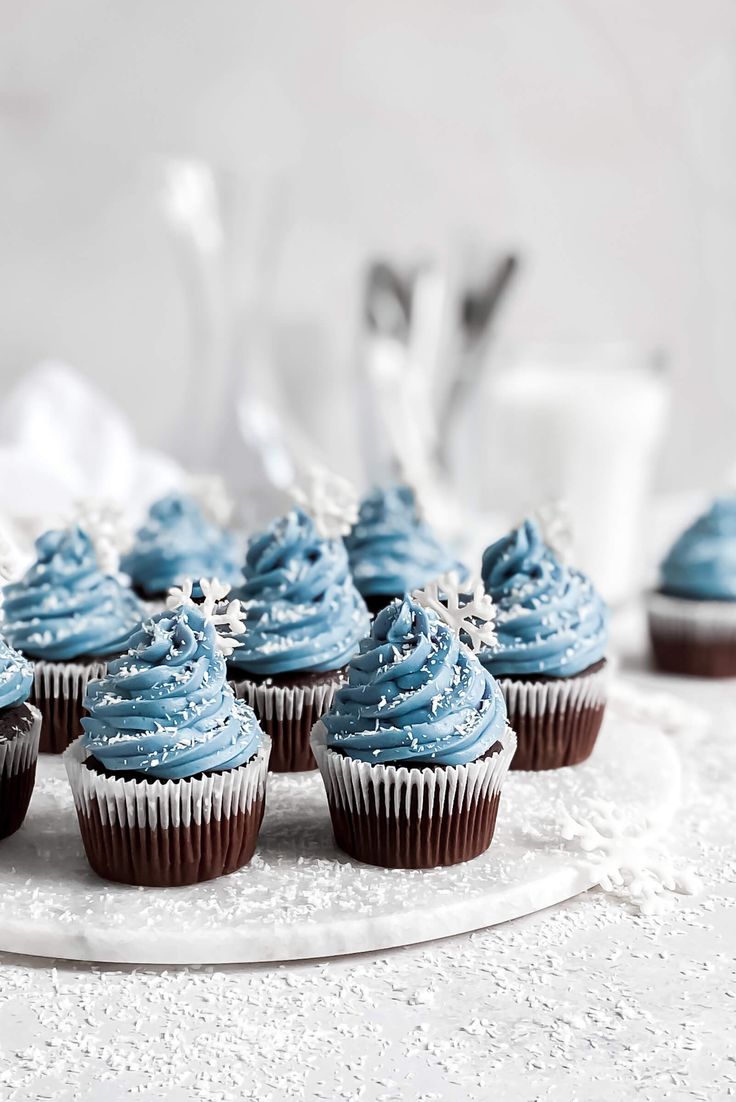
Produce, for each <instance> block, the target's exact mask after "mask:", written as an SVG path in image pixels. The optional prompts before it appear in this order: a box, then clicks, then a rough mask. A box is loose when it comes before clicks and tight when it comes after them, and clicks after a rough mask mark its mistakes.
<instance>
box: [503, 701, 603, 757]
mask: <svg viewBox="0 0 736 1102" xmlns="http://www.w3.org/2000/svg"><path fill="white" fill-rule="evenodd" d="M604 712H605V705H603V704H601V705H599V706H598V707H596V708H580V709H578V710H577V711H571V710H567V711H563V712H558V711H551V712H547V713H545V714H544V715H538V716H531V715H528V714H526V715H522V714H517V715H511V714H510V715H509V717H508V720H509V725H510V726H511V727H513V729H514V731H515V732H516V738H517V744H516V753H515V754H514V757H513V759H512V761H511V766H510V768H511V769H527V770H535V771H540V770H543V769H561V768H563V767H564V766H566V765H579V764H580V762H582V761H585V760H586V758H589V757H590V755H591V754H592V753H593V747H594V746H595V742H596V739H597V738H598V732H599V731H600V729H601V723H602V722H603V713H604Z"/></svg>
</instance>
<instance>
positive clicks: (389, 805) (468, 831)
mask: <svg viewBox="0 0 736 1102" xmlns="http://www.w3.org/2000/svg"><path fill="white" fill-rule="evenodd" d="M326 740H327V730H326V728H325V726H324V724H323V723H321V722H318V723H317V724H316V725H315V728H314V730H313V732H312V750H313V752H314V756H315V758H316V760H317V765H318V767H319V770H320V772H321V774H322V779H323V781H324V785H325V789H326V791H327V802H328V805H329V808H330V815H331V817H332V825H333V831H334V833H335V840H336V842H337V844H338V846H340V847H341V848H342V849H344V850H345V851H346V852H347V853H349V854H350V855H351V856H353V857H357V858H358V860H361V861H365V862H367V863H369V864H377V865H386V866H388V867H393V868H434V867H435V866H437V865H450V864H457V863H459V862H461V861H467V860H470V859H471V858H472V857H477V856H478V855H479V854H480V853H483V852H484V851H485V850H486V849H488V846H489V845H490V843H491V839H492V837H493V830H494V827H495V821H496V813H497V810H498V800H499V796H500V792H501V785H502V783H503V779H504V777H505V776H506V773H507V771H508V768H509V764H510V762H511V759H512V757H513V755H514V751H515V749H516V736H515V734H514V732H513V731H512V730H511V728H510V727H507V728H506V731H505V733H504V735H503V738H502V739H499V743H500V744H501V748H500V749H499V750H498V751H497V752H496V753H493V754H489V755H488V756H486V757H482V758H479V759H478V760H477V761H472V762H468V763H467V764H466V765H448V766H435V767H433V768H418V767H417V768H410V767H407V766H395V765H372V764H371V763H370V762H363V761H356V760H355V759H353V758H349V757H348V756H347V755H345V754H340V753H337V752H335V751H334V750H331V749H329V748H328V747H327V741H326Z"/></svg>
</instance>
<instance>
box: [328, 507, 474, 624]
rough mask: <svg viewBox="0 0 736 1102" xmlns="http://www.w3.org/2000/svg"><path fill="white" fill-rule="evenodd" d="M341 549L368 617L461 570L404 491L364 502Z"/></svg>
mask: <svg viewBox="0 0 736 1102" xmlns="http://www.w3.org/2000/svg"><path fill="white" fill-rule="evenodd" d="M345 546H346V547H347V549H348V557H349V560H350V569H351V571H352V574H353V579H354V580H355V584H356V586H357V587H358V589H359V591H360V593H361V594H362V595H363V597H364V599H365V602H366V604H367V605H368V609H369V611H370V612H372V613H376V612H379V611H380V609H382V608H383V607H384V605H387V604H388V603H389V601H392V600H393V599H394V597H401V596H403V595H404V593H409V592H411V591H412V590H414V589H420V588H421V587H422V586H423V585H425V584H426V583H427V582H429V581H431V580H432V579H433V578H436V577H438V576H439V575H440V574H445V573H446V572H447V571H448V570H453V569H461V570H462V567H461V566H460V564H459V563H458V562H456V561H455V559H454V558H453V556H452V555H451V554H450V552H449V551H448V550H447V549H446V548H444V547H442V545H441V544H440V542H439V541H438V539H437V537H436V536H435V534H434V532H433V531H432V529H431V528H430V527H429V525H428V524H426V523H425V521H423V520H422V519H421V517H420V515H419V509H418V507H417V501H416V497H415V495H414V492H413V491H412V490H411V489H410V488H409V487H408V486H386V487H383V488H379V489H375V490H373V491H372V492H371V493H370V494H369V495H368V496H367V497H366V498H364V499H363V501H362V502H361V505H360V513H359V516H358V521H357V523H356V524H355V526H354V527H353V529H352V531H351V532H350V534H349V535H348V536H346V537H345Z"/></svg>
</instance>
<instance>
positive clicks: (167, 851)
mask: <svg viewBox="0 0 736 1102" xmlns="http://www.w3.org/2000/svg"><path fill="white" fill-rule="evenodd" d="M264 807H265V800H264V798H263V797H260V798H258V799H256V800H254V801H253V803H252V804H251V806H250V808H249V809H248V810H247V811H242V812H238V813H237V814H235V815H230V816H228V817H227V818H222V819H215V818H214V817H213V818H210V820H209V822H202V823H199V824H198V823H195V822H191V823H190V824H189V826H183V825H182V826H177V827H174V826H169V827H162V826H160V825H159V826H156V827H154V828H151V827H150V826H145V827H137V826H136V827H129V826H127V825H126V826H121V825H120V823H119V822H118V823H115V824H114V825H113V824H111V823H110V821H109V820H108V821H107V822H106V823H103V822H102V819H101V817H100V814H99V810H98V808H97V805H96V803H95V802H93V803H92V814H91V815H89V816H87V815H86V814H84V812H82V811H79V810H78V814H77V818H78V819H79V828H80V831H81V834H82V841H83V843H84V848H85V851H86V853H87V859H88V861H89V863H90V865H91V866H92V868H93V869H94V871H95V872H96V873H97V875H98V876H101V877H102V878H103V879H104V880H113V881H115V882H117V883H120V884H133V885H136V886H141V887H148V888H174V887H184V886H185V885H187V884H198V883H200V882H202V881H205V880H214V879H215V878H216V877H218V876H224V875H226V874H227V873H231V872H235V871H236V869H240V868H242V867H243V866H244V865H247V864H248V862H249V861H250V859H251V857H252V856H253V854H254V852H255V848H256V843H257V841H258V831H259V830H260V826H261V821H262V819H263V811H264Z"/></svg>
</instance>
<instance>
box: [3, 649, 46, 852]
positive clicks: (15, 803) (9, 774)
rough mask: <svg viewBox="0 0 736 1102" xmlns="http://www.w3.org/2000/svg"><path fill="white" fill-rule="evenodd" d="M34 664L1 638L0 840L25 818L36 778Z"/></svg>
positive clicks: (37, 730) (38, 724)
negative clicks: (31, 697) (30, 702)
mask: <svg viewBox="0 0 736 1102" xmlns="http://www.w3.org/2000/svg"><path fill="white" fill-rule="evenodd" d="M32 686H33V667H32V666H31V663H30V662H29V661H28V660H27V659H25V658H24V657H23V655H21V654H18V652H17V651H14V650H13V648H12V647H9V646H8V645H7V643H6V642H5V641H4V640H2V639H0V838H8V837H9V836H10V835H11V834H15V832H16V830H17V829H18V827H19V826H20V825H21V823H22V822H23V820H24V819H25V817H26V811H27V810H28V804H29V803H30V800H31V793H32V792H33V783H34V781H35V779H36V759H37V758H38V740H39V735H40V733H41V713H40V712H39V710H38V708H34V707H33V705H32V704H28V703H27V701H28V697H29V695H30V692H31V687H32Z"/></svg>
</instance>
